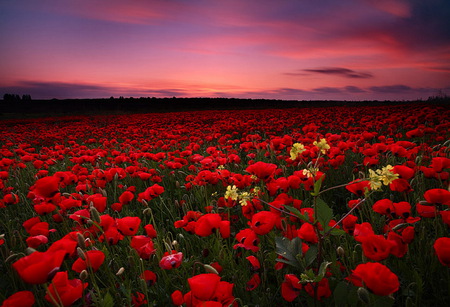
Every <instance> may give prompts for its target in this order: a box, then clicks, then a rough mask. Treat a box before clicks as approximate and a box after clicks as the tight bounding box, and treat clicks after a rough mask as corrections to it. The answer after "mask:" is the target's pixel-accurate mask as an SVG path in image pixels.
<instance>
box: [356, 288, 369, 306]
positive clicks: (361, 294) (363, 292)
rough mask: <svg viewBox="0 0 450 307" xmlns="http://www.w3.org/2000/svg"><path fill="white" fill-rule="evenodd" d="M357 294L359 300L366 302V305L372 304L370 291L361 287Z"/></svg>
mask: <svg viewBox="0 0 450 307" xmlns="http://www.w3.org/2000/svg"><path fill="white" fill-rule="evenodd" d="M357 293H358V298H359V299H360V300H361V301H362V302H364V304H369V302H370V299H369V291H367V289H366V288H363V287H359V288H358V291H357Z"/></svg>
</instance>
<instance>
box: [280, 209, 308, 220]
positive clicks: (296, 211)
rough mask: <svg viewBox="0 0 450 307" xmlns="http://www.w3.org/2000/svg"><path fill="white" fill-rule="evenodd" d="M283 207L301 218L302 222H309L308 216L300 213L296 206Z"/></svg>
mask: <svg viewBox="0 0 450 307" xmlns="http://www.w3.org/2000/svg"><path fill="white" fill-rule="evenodd" d="M284 208H285V209H287V210H289V212H290V213H292V214H294V215H295V216H296V217H298V218H299V219H301V220H302V221H304V222H309V217H308V216H307V215H308V214H307V215H304V214H302V213H301V212H300V211H299V210H298V209H297V208H294V207H291V206H284Z"/></svg>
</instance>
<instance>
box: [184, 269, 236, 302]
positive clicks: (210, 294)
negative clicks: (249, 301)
mask: <svg viewBox="0 0 450 307" xmlns="http://www.w3.org/2000/svg"><path fill="white" fill-rule="evenodd" d="M188 283H189V287H190V288H191V291H190V292H189V293H187V294H186V295H185V296H184V301H185V303H186V305H187V306H188V307H189V306H197V305H200V304H202V303H203V304H205V306H208V305H207V304H208V303H209V302H211V301H215V302H216V303H217V302H218V303H220V305H219V306H228V305H229V304H232V303H233V301H234V296H233V293H232V291H233V284H231V283H228V282H226V281H221V280H220V276H219V275H217V274H212V273H207V274H200V275H196V276H194V277H191V278H188ZM211 306H212V305H211Z"/></svg>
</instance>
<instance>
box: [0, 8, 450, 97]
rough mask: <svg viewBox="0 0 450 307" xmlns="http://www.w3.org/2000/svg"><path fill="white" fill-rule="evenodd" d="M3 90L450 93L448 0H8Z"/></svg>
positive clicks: (3, 12)
mask: <svg viewBox="0 0 450 307" xmlns="http://www.w3.org/2000/svg"><path fill="white" fill-rule="evenodd" d="M0 42H1V46H2V47H1V48H0V95H1V96H3V94H4V93H14V94H19V95H22V94H30V95H31V96H32V98H34V99H47V98H59V99H64V98H109V97H110V96H114V97H118V96H124V97H129V96H133V97H172V96H177V97H236V98H267V99H271V98H274V99H298V100H310V99H314V100H315V99H324V100H326V99H338V100H368V99H377V100H386V99H388V100H410V99H427V98H428V97H429V96H434V95H437V94H438V93H439V92H440V91H441V92H443V93H445V94H450V1H448V0H339V1H336V0H317V1H310V0H297V1H294V0H279V1H273V0H245V1H244V0H227V1H218V0H189V1H188V0H156V1H119V0H108V1H100V0H77V1H61V0H40V1H35V0H15V1H6V0H0Z"/></svg>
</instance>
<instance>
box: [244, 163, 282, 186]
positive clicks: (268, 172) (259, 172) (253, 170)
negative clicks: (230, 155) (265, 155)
mask: <svg viewBox="0 0 450 307" xmlns="http://www.w3.org/2000/svg"><path fill="white" fill-rule="evenodd" d="M276 169H277V165H276V164H273V163H265V162H262V161H258V162H256V163H254V164H252V165H250V166H248V167H247V168H246V169H245V170H246V171H247V172H249V173H250V174H252V175H255V176H256V177H258V178H259V179H261V180H263V181H267V180H269V179H270V178H272V176H273V175H274V173H275V171H276Z"/></svg>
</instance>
